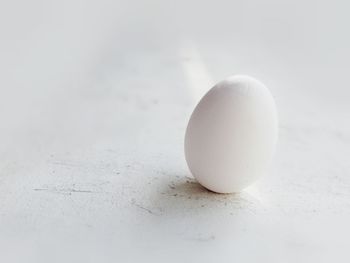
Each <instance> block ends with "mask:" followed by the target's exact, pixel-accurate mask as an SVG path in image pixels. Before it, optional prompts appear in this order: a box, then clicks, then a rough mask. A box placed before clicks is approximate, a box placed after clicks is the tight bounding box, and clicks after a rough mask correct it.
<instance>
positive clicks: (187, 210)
mask: <svg viewBox="0 0 350 263" xmlns="http://www.w3.org/2000/svg"><path fill="white" fill-rule="evenodd" d="M153 201H154V205H155V206H157V207H158V211H160V214H163V215H166V214H168V215H170V214H174V213H175V214H177V215H179V214H191V213H196V214H200V213H206V211H210V213H213V212H215V211H217V212H218V213H220V214H222V213H224V214H230V215H234V214H236V213H238V212H249V213H254V212H255V211H257V210H258V209H260V208H261V203H260V201H259V200H258V199H256V198H255V197H254V196H253V195H251V194H249V193H247V192H244V191H243V192H241V193H235V194H218V193H214V192H211V191H209V190H207V189H206V188H204V187H203V186H201V185H200V184H199V183H198V182H197V181H196V180H195V179H193V178H191V177H189V176H177V175H175V176H167V177H166V178H163V180H161V181H160V182H159V185H158V187H157V193H156V195H155V196H154V199H153Z"/></svg>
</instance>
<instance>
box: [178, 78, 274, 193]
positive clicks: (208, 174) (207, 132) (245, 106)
mask: <svg viewBox="0 0 350 263" xmlns="http://www.w3.org/2000/svg"><path fill="white" fill-rule="evenodd" d="M277 137H278V119H277V110H276V106H275V102H274V99H273V97H272V95H271V93H270V91H269V90H268V89H267V88H266V87H265V85H264V84H262V83H261V82H260V81H258V80H256V79H254V78H252V77H249V76H243V75H236V76H232V77H229V78H227V79H225V80H223V81H221V82H219V83H217V84H216V85H215V86H214V87H213V88H212V89H210V90H209V91H208V92H207V93H206V94H205V95H204V97H203V98H202V99H201V100H200V102H199V103H198V105H197V106H196V108H195V109H194V111H193V113H192V115H191V118H190V120H189V123H188V126H187V129H186V135H185V157H186V161H187V164H188V167H189V169H190V171H191V173H192V174H193V176H194V177H195V178H196V179H197V180H198V182H199V183H200V184H201V185H203V186H204V187H205V188H207V189H209V190H211V191H213V192H217V193H234V192H239V191H241V190H242V189H244V188H245V187H247V186H249V185H250V184H252V183H253V182H254V181H255V180H256V179H258V178H259V177H260V176H261V175H263V174H265V173H266V172H267V171H268V168H269V165H270V163H271V160H272V157H273V154H274V151H275V145H276V142H277Z"/></svg>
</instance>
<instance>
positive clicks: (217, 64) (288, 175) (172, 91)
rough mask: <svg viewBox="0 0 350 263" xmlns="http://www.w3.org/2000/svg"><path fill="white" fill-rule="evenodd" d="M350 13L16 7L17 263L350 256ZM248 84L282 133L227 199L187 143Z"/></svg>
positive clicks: (6, 176) (342, 6)
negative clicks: (201, 119) (238, 83)
mask: <svg viewBox="0 0 350 263" xmlns="http://www.w3.org/2000/svg"><path fill="white" fill-rule="evenodd" d="M349 8H350V6H349V4H347V2H346V1H270V0H269V1H221V0H220V1H182V0H181V1H160V0H159V1H154V0H149V1H146V0H144V1H135V0H134V1H112V0H111V1H106V0H102V1H77V0H73V1H68V0H64V1H58V0H57V1H44V0H42V1H37V0H32V1H24V0H15V1H4V0H1V1H0V146H1V147H0V252H1V253H0V260H1V262H63V261H64V262H199V261H201V262H214V261H217V262H331V261H334V262H348V261H349V256H348V250H349V234H350V230H349V219H350V177H349V176H350V174H349V170H350V164H349V158H350V125H349V121H350V105H349V98H350V84H349V68H350V67H349V61H350V50H349V46H350V36H349V23H350V20H349V18H348V17H349ZM232 74H248V75H252V76H253V77H255V78H257V79H259V80H261V81H262V82H264V83H265V84H266V86H267V87H269V88H270V90H271V92H272V94H273V95H274V97H275V100H276V104H277V107H278V110H279V118H280V137H279V144H278V149H277V153H276V157H275V160H274V164H273V167H272V168H271V171H270V174H269V175H268V176H266V177H264V178H262V179H261V180H260V181H259V182H257V183H256V184H255V185H253V186H252V187H250V188H249V189H247V191H245V192H243V193H241V194H239V195H238V194H237V195H218V194H213V193H210V192H208V191H206V190H205V189H203V188H202V187H201V186H199V185H198V184H197V183H196V182H195V181H194V180H193V179H192V177H191V175H190V173H189V171H188V169H187V166H186V163H185V160H184V155H183V137H184V133H185V128H186V125H187V121H188V119H189V116H190V114H191V112H192V110H193V108H194V107H195V105H196V103H197V102H198V100H199V99H200V97H201V96H202V95H203V94H204V93H205V92H206V91H207V90H208V89H209V88H210V87H211V86H212V85H213V84H215V83H216V82H217V81H219V80H221V79H223V78H225V77H227V76H229V75H232Z"/></svg>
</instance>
